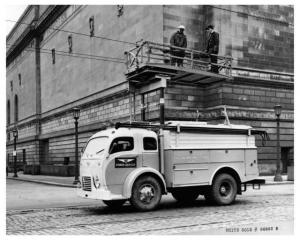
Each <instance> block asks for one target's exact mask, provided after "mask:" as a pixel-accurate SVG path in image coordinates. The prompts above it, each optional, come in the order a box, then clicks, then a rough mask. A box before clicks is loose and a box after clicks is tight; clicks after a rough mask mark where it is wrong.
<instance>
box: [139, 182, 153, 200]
mask: <svg viewBox="0 0 300 240" xmlns="http://www.w3.org/2000/svg"><path fill="white" fill-rule="evenodd" d="M153 197H154V189H153V187H152V186H149V185H148V186H143V187H141V189H140V200H141V201H142V202H146V203H150V202H151V200H152V198H153Z"/></svg>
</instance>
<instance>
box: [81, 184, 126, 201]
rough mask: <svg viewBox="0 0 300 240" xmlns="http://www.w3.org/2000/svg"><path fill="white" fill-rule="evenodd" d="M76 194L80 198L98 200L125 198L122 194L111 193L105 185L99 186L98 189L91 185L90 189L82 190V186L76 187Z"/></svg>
mask: <svg viewBox="0 0 300 240" xmlns="http://www.w3.org/2000/svg"><path fill="white" fill-rule="evenodd" d="M77 195H78V196H80V197H82V198H89V199H99V200H119V199H126V198H125V197H124V196H123V195H119V194H113V193H111V192H110V191H109V190H107V189H106V188H105V187H100V188H98V189H96V188H94V187H92V189H91V191H84V190H83V189H82V188H77Z"/></svg>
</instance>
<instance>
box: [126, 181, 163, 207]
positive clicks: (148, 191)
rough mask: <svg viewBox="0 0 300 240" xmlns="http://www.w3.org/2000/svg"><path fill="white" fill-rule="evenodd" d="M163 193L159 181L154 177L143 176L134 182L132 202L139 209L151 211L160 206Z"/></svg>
mask: <svg viewBox="0 0 300 240" xmlns="http://www.w3.org/2000/svg"><path fill="white" fill-rule="evenodd" d="M161 195H162V190H161V186H160V184H159V182H158V181H157V180H156V179H155V178H154V177H151V176H142V177H140V178H138V179H137V180H136V181H135V183H134V184H133V187H132V193H131V198H130V203H131V204H132V206H133V207H134V208H136V209H137V210H139V211H151V210H153V209H155V208H156V207H157V206H158V204H159V202H160V199H161Z"/></svg>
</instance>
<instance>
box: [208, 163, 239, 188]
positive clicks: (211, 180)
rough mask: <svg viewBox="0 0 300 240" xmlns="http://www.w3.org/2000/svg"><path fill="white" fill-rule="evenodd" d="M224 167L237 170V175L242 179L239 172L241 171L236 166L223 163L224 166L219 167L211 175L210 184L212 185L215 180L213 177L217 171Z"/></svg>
mask: <svg viewBox="0 0 300 240" xmlns="http://www.w3.org/2000/svg"><path fill="white" fill-rule="evenodd" d="M222 168H230V169H232V170H233V171H235V172H236V173H237V175H238V176H239V178H240V179H241V176H240V174H239V171H237V169H235V168H234V167H232V166H228V165H222V166H220V167H218V168H217V169H216V170H215V171H214V172H213V174H212V175H211V177H210V179H209V183H208V184H209V185H212V182H213V179H214V177H215V175H216V173H217V172H218V171H219V170H220V169H222Z"/></svg>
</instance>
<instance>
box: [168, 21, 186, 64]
mask: <svg viewBox="0 0 300 240" xmlns="http://www.w3.org/2000/svg"><path fill="white" fill-rule="evenodd" d="M178 29H179V30H178V31H177V32H176V33H174V34H173V35H172V37H171V39H170V44H171V48H170V54H171V65H173V66H174V65H175V63H177V66H178V67H183V58H184V56H185V51H184V50H183V49H177V48H173V47H172V46H175V47H180V48H186V47H187V39H186V36H185V35H184V29H185V27H184V26H183V25H180V26H178ZM172 56H175V57H180V58H182V59H179V58H174V57H172Z"/></svg>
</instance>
